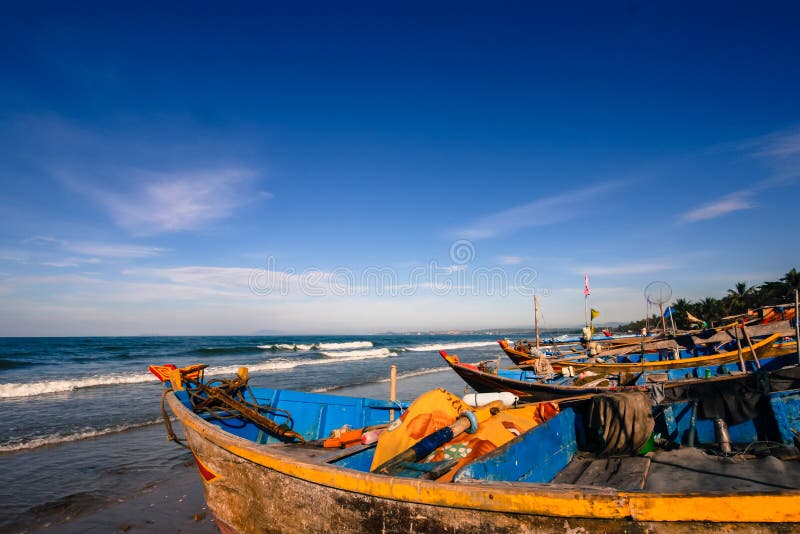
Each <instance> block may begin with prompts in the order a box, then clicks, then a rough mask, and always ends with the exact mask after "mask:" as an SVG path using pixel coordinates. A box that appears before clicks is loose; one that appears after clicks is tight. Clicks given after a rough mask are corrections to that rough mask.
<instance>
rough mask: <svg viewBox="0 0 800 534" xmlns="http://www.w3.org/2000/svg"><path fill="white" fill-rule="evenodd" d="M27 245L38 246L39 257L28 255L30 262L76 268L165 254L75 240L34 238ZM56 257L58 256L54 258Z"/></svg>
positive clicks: (142, 247) (154, 249) (156, 249)
mask: <svg viewBox="0 0 800 534" xmlns="http://www.w3.org/2000/svg"><path fill="white" fill-rule="evenodd" d="M25 243H26V244H28V245H34V246H36V247H37V250H35V252H36V254H33V255H29V256H28V258H29V260H30V261H33V260H32V259H31V258H32V257H34V256H35V257H37V258H38V263H39V264H40V265H46V266H50V267H77V266H78V265H80V264H86V263H100V262H102V261H107V260H131V259H139V258H147V257H151V256H156V255H158V254H161V253H163V252H165V250H164V249H163V248H159V247H151V246H145V245H135V244H130V243H102V242H91V241H72V240H68V239H59V238H55V237H49V236H35V237H32V238H30V239H26V240H25ZM67 254H68V256H66V257H64V255H67ZM54 255H58V257H53V256H54ZM43 256H44V257H43Z"/></svg>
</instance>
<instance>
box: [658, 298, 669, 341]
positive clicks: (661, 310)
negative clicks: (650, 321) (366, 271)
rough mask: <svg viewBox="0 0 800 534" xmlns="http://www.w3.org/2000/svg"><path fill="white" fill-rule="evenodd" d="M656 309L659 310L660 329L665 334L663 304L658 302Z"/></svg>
mask: <svg viewBox="0 0 800 534" xmlns="http://www.w3.org/2000/svg"><path fill="white" fill-rule="evenodd" d="M658 311H660V312H661V330H662V331H663V332H664V335H666V334H667V320H666V319H664V305H663V304H661V303H659V304H658Z"/></svg>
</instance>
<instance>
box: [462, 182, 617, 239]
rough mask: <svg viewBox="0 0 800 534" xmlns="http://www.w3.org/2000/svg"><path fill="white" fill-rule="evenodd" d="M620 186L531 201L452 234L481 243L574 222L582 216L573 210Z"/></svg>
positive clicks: (603, 185)
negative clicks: (494, 238) (569, 221)
mask: <svg viewBox="0 0 800 534" xmlns="http://www.w3.org/2000/svg"><path fill="white" fill-rule="evenodd" d="M622 185H623V182H609V183H605V184H601V185H596V186H594V187H586V188H583V189H579V190H575V191H569V192H565V193H561V194H558V195H553V196H550V197H545V198H541V199H538V200H534V201H532V202H529V203H527V204H522V205H520V206H515V207H513V208H509V209H507V210H503V211H499V212H497V213H492V214H489V215H484V216H483V217H479V218H477V219H475V220H474V221H472V222H471V223H469V224H468V225H467V226H465V227H463V228H460V229H458V230H456V232H455V233H456V234H457V235H458V236H460V237H465V238H467V239H483V238H487V237H494V236H497V235H500V234H507V233H510V232H514V231H516V230H520V229H523V228H531V227H537V226H547V225H550V224H556V223H559V222H564V221H567V220H570V219H574V218H576V217H578V216H579V215H580V214H581V213H583V211H582V210H580V209H577V208H576V206H579V205H581V204H583V203H586V202H590V201H591V200H593V199H595V198H596V197H598V196H600V195H601V194H603V193H606V192H608V191H610V190H612V189H615V188H618V187H620V186H622Z"/></svg>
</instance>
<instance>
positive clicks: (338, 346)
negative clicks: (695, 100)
mask: <svg viewBox="0 0 800 534" xmlns="http://www.w3.org/2000/svg"><path fill="white" fill-rule="evenodd" d="M372 346H373V344H372V341H344V342H341V343H312V344H310V345H308V344H302V343H300V344H297V343H276V344H274V345H258V348H259V349H266V350H302V351H309V350H313V349H319V350H345V349H368V348H371V347H372Z"/></svg>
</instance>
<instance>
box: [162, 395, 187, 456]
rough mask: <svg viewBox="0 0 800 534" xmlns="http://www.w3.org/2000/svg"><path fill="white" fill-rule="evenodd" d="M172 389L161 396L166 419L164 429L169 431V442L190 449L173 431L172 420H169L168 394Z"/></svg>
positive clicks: (163, 413)
mask: <svg viewBox="0 0 800 534" xmlns="http://www.w3.org/2000/svg"><path fill="white" fill-rule="evenodd" d="M171 391H172V388H170V389H165V390H164V393H162V394H161V416H162V417H163V418H164V428H165V429H166V431H167V441H174V442H175V443H177V444H178V445H180V446H181V447H185V448H187V449H188V448H189V446H188V445H187V444H186V443H184V442H183V440H182V439H180V438H179V437H178V436H177V435H176V434H175V431H174V430H173V429H172V420H171V419H170V418H169V414H168V413H167V405H166V400H167V393H170V392H171Z"/></svg>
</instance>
